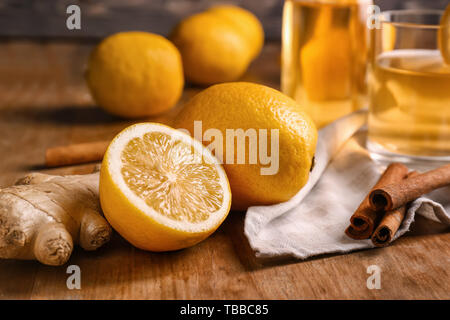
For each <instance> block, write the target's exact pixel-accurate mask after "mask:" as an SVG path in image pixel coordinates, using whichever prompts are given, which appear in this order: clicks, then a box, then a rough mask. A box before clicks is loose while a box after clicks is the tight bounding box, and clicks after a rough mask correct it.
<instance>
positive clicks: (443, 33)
mask: <svg viewBox="0 0 450 320" xmlns="http://www.w3.org/2000/svg"><path fill="white" fill-rule="evenodd" d="M438 43H439V49H440V50H441V54H442V58H444V61H445V63H446V64H450V5H448V6H447V8H446V9H445V12H444V14H443V16H442V18H441V25H440V28H439V35H438Z"/></svg>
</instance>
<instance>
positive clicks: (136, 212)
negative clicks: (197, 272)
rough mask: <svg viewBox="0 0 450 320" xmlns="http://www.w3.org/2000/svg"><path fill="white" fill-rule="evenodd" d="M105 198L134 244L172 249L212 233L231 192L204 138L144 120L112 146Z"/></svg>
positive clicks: (103, 181) (112, 218) (115, 222)
mask: <svg viewBox="0 0 450 320" xmlns="http://www.w3.org/2000/svg"><path fill="white" fill-rule="evenodd" d="M100 202H101V205H102V209H103V212H104V214H105V217H106V218H107V219H108V221H109V222H110V223H111V225H112V226H113V228H114V229H115V230H116V231H117V232H119V233H120V234H121V235H122V236H123V237H124V238H125V239H126V240H128V241H129V242H130V243H131V244H133V245H134V246H136V247H138V248H141V249H144V250H150V251H170V250H177V249H181V248H186V247H189V246H192V245H194V244H196V243H198V242H200V241H202V240H203V239H205V238H206V237H208V236H209V235H210V234H211V233H213V232H214V230H216V229H217V228H218V227H219V225H220V224H221V223H222V222H223V220H224V219H225V218H226V216H227V214H228V212H229V210H230V204H231V192H230V187H229V183H228V179H227V176H226V174H225V171H224V169H223V167H222V166H221V165H220V163H219V162H218V160H217V159H216V158H215V157H214V156H213V155H212V154H211V152H210V151H209V150H208V149H207V148H205V147H204V146H203V145H202V144H201V143H200V142H198V141H196V140H194V139H193V138H191V137H190V136H189V135H188V134H186V133H183V132H181V131H178V130H175V129H173V128H170V127H168V126H164V125H161V124H156V123H140V124H136V125H133V126H131V127H128V128H126V129H125V130H123V131H122V132H121V133H119V134H118V135H117V136H116V137H115V138H114V140H113V141H112V142H111V144H110V145H109V147H108V150H107V151H106V154H105V157H104V159H103V163H102V167H101V171H100Z"/></svg>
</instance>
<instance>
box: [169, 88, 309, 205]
mask: <svg viewBox="0 0 450 320" xmlns="http://www.w3.org/2000/svg"><path fill="white" fill-rule="evenodd" d="M199 126H201V132H200V136H199V132H198V131H199ZM174 127H175V128H183V129H187V130H188V131H189V132H190V133H191V135H193V136H194V137H196V138H197V139H201V140H202V142H203V143H204V144H205V145H206V146H208V147H209V148H210V149H211V151H213V152H214V154H215V155H216V157H218V158H219V160H221V161H222V162H223V164H224V168H225V171H226V172H227V176H228V179H229V181H230V187H231V192H232V195H233V201H232V208H233V209H235V210H244V209H246V208H248V207H249V206H253V205H268V204H274V203H279V202H283V201H287V200H289V199H290V198H291V197H292V196H294V195H295V194H296V193H297V192H298V191H299V190H300V189H301V188H302V187H303V186H304V185H305V184H306V182H307V180H308V177H309V172H310V170H311V167H312V165H313V157H314V152H315V147H316V142H317V129H316V127H315V125H314V123H313V121H312V120H311V118H310V117H309V116H308V115H307V114H306V113H305V112H304V111H303V110H302V108H301V107H300V106H299V105H298V104H297V103H296V102H295V101H294V100H293V99H291V98H289V97H287V96H285V95H284V94H282V93H281V92H279V91H277V90H275V89H272V88H269V87H266V86H263V85H258V84H253V83H246V82H230V83H223V84H218V85H214V86H211V87H209V88H207V89H205V90H203V91H202V92H200V93H199V94H197V95H196V96H195V97H193V98H192V99H191V100H190V101H189V102H188V103H187V104H186V105H185V107H184V108H183V110H182V111H181V112H180V114H179V115H178V116H177V118H176V120H175V123H174ZM213 146H214V147H213Z"/></svg>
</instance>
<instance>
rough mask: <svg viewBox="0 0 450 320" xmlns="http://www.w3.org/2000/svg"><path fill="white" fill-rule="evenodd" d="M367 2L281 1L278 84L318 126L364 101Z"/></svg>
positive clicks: (345, 0)
mask: <svg viewBox="0 0 450 320" xmlns="http://www.w3.org/2000/svg"><path fill="white" fill-rule="evenodd" d="M370 3H371V1H363V2H361V1H357V0H340V1H339V0H334V1H326V0H324V1H305V0H300V1H298V0H287V1H286V2H285V5H284V12H283V51H282V76H281V88H282V91H283V92H284V93H285V94H287V95H289V96H291V97H293V98H294V99H295V100H297V101H298V102H299V103H300V104H301V105H302V106H303V107H304V108H305V109H306V110H307V112H308V113H309V114H310V115H311V116H312V118H313V119H314V121H315V122H316V124H317V126H318V127H322V126H324V125H326V124H328V123H330V122H332V121H333V120H335V119H337V118H339V117H341V116H343V115H345V114H348V113H350V112H352V111H355V110H357V109H360V108H361V107H363V106H364V105H365V96H366V62H367V32H368V30H367V27H366V19H365V14H366V9H367V5H369V4H370Z"/></svg>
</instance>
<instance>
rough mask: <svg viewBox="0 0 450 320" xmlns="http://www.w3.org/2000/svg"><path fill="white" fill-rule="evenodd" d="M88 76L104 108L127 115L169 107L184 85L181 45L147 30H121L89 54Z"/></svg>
mask: <svg viewBox="0 0 450 320" xmlns="http://www.w3.org/2000/svg"><path fill="white" fill-rule="evenodd" d="M86 80H87V83H88V86H89V88H90V90H91V93H92V96H93V97H94V99H95V101H96V102H97V103H98V104H99V105H100V106H101V107H102V108H104V109H105V110H106V111H108V112H110V113H112V114H114V115H118V116H121V117H125V118H139V117H145V116H151V115H155V114H159V113H162V112H164V111H167V110H168V109H170V108H172V107H173V106H174V105H175V104H176V102H177V101H178V99H179V98H180V96H181V93H182V91H183V85H184V78H183V67H182V61H181V56H180V53H179V51H178V49H177V48H176V47H175V46H174V45H173V44H172V43H171V42H170V41H169V40H167V39H165V38H164V37H162V36H159V35H156V34H152V33H147V32H121V33H117V34H114V35H112V36H109V37H107V38H106V39H104V40H103V41H102V42H101V43H100V44H99V45H98V46H97V47H96V48H95V49H94V50H93V52H92V54H91V56H90V58H89V63H88V70H87V73H86Z"/></svg>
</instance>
